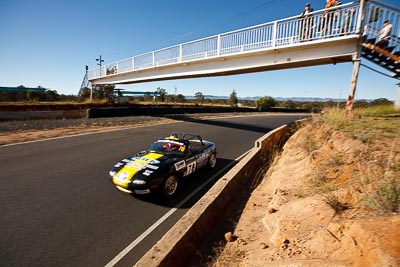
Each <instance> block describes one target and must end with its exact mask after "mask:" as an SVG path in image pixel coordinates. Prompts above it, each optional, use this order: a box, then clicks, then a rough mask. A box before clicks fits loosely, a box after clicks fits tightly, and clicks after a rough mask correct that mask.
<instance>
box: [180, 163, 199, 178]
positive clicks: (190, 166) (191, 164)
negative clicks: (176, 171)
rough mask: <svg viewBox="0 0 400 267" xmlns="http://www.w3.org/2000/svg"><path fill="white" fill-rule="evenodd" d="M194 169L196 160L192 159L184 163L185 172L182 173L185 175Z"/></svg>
mask: <svg viewBox="0 0 400 267" xmlns="http://www.w3.org/2000/svg"><path fill="white" fill-rule="evenodd" d="M195 170H196V161H193V162H191V163H189V164H187V165H186V172H185V173H184V174H183V176H187V175H189V174H191V173H192V172H194V171H195Z"/></svg>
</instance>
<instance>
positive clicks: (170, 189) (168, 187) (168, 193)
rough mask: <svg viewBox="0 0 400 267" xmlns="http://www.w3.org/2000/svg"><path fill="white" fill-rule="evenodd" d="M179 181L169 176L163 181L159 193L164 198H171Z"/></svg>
mask: <svg viewBox="0 0 400 267" xmlns="http://www.w3.org/2000/svg"><path fill="white" fill-rule="evenodd" d="M178 185H179V181H178V178H176V176H174V175H171V176H169V177H168V178H167V179H165V180H164V182H163V184H162V187H161V191H162V194H163V195H164V196H165V197H172V196H173V195H174V194H175V193H176V191H177V190H178Z"/></svg>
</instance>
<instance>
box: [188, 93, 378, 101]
mask: <svg viewBox="0 0 400 267" xmlns="http://www.w3.org/2000/svg"><path fill="white" fill-rule="evenodd" d="M185 98H186V99H194V96H185ZM204 98H205V99H213V100H214V99H229V96H214V95H204ZM259 98H261V96H252V97H250V96H248V97H238V99H239V100H254V101H255V100H258V99H259ZM274 99H275V100H277V101H288V100H291V101H296V102H328V101H333V102H346V101H347V100H346V99H343V98H342V99H338V98H320V97H289V98H286V97H274ZM360 100H363V99H358V101H360ZM366 101H370V100H366Z"/></svg>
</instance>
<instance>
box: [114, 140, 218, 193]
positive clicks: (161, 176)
mask: <svg viewBox="0 0 400 267" xmlns="http://www.w3.org/2000/svg"><path fill="white" fill-rule="evenodd" d="M216 156H217V150H216V146H215V144H214V143H213V142H210V141H206V140H203V139H202V138H201V137H200V136H199V135H196V134H185V133H172V134H171V135H170V136H168V137H165V138H159V139H158V140H156V141H155V142H154V143H153V144H151V145H150V147H149V148H148V149H147V150H146V151H142V152H140V153H138V154H136V155H134V156H133V157H128V158H124V159H122V160H121V161H120V162H118V163H117V164H115V165H114V167H113V168H112V170H111V171H110V176H111V177H112V182H113V183H114V184H115V186H116V187H117V188H118V189H120V190H121V191H123V192H126V193H130V194H147V193H151V192H159V193H161V194H162V195H163V196H165V197H172V196H173V195H175V194H176V192H177V190H178V189H179V187H180V185H181V181H182V179H183V178H184V177H186V176H188V175H190V174H192V173H195V172H197V171H198V170H200V169H202V168H204V167H209V168H214V167H215V166H216V163H217V157H216Z"/></svg>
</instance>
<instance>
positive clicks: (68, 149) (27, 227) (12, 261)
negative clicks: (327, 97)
mask: <svg viewBox="0 0 400 267" xmlns="http://www.w3.org/2000/svg"><path fill="white" fill-rule="evenodd" d="M303 117H305V116H300V115H288V114H285V115H263V116H251V117H232V118H224V119H210V120H199V119H189V118H184V117H180V118H179V119H184V120H185V121H184V122H182V121H177V122H176V123H172V124H163V125H156V126H147V127H139V128H131V129H126V130H119V131H112V132H103V133H96V134H90V135H83V136H75V137H67V138H60V139H54V140H47V141H40V142H34V143H25V144H19V145H13V146H3V147H0V167H1V172H0V181H1V187H0V205H1V210H0V266H105V265H106V264H108V263H109V262H110V261H111V260H112V259H114V257H115V256H116V255H118V254H119V253H120V252H121V251H123V250H124V249H125V248H126V247H127V246H128V245H129V244H131V243H132V241H134V240H136V239H137V238H138V237H139V236H140V235H141V234H142V233H143V232H145V231H146V230H147V229H149V227H150V226H151V225H153V224H154V222H156V221H157V220H159V219H160V218H161V217H162V216H163V215H164V214H166V213H167V212H168V211H170V210H171V208H174V207H175V206H176V204H177V203H178V202H180V201H181V200H182V199H184V198H185V196H187V195H188V194H189V193H190V192H191V191H193V190H194V188H196V187H198V186H199V184H201V183H203V182H204V181H205V180H207V179H208V178H209V177H211V176H212V175H213V174H214V173H215V171H213V172H210V171H204V172H201V173H200V174H198V175H194V176H190V177H188V178H189V180H188V181H187V182H185V184H184V186H185V188H184V189H183V190H181V191H180V193H179V195H178V196H177V197H176V198H175V199H173V200H170V201H167V202H164V201H162V200H161V199H158V198H153V197H133V196H130V195H128V194H125V193H122V192H120V191H118V190H117V189H116V188H115V187H114V186H113V184H112V183H111V181H110V178H109V176H108V171H109V170H110V168H111V167H112V166H113V165H114V164H115V163H116V162H118V161H119V160H120V159H122V158H124V157H126V156H129V155H132V154H134V153H136V152H139V151H141V150H144V149H146V148H147V146H148V145H149V144H151V143H152V142H153V141H154V140H155V139H157V138H158V137H162V136H166V135H168V134H169V133H170V132H173V131H178V132H187V133H197V134H200V135H201V136H203V138H204V139H206V140H210V141H213V142H215V143H216V144H217V149H218V169H222V168H223V167H224V166H226V165H228V164H230V163H231V162H233V161H234V160H235V159H236V158H238V157H239V156H240V155H242V154H243V153H245V152H246V151H248V150H249V149H250V148H252V147H253V146H254V141H255V140H256V139H258V138H259V137H261V136H263V135H264V134H265V133H267V132H268V131H270V130H272V129H274V128H276V127H279V126H281V125H283V124H287V123H289V122H292V121H294V120H297V119H300V118H303ZM177 119H178V118H177ZM201 193H204V192H201ZM199 197H200V195H199V194H197V195H196V196H195V198H193V199H192V200H190V201H189V202H187V203H186V204H185V205H183V206H181V207H179V209H177V210H176V212H174V213H173V214H172V215H171V216H170V217H169V218H168V219H167V220H165V221H164V222H163V223H162V224H160V225H159V226H158V227H157V228H155V230H154V231H151V232H150V233H149V235H148V236H147V237H146V238H144V239H143V240H142V241H141V242H139V243H138V244H137V245H136V246H135V247H134V248H133V249H132V250H131V251H130V252H129V253H128V254H127V255H126V256H124V257H123V258H122V259H121V260H118V262H117V263H116V265H115V266H132V265H133V264H134V263H135V262H136V261H137V260H139V259H140V257H141V256H142V255H143V254H144V253H145V252H146V251H147V250H148V249H149V248H150V247H152V246H153V245H154V244H155V242H157V240H159V239H160V238H161V237H162V235H163V234H164V233H166V232H167V231H168V229H169V228H170V227H171V226H172V225H173V224H174V223H175V222H176V221H177V220H179V218H181V217H182V216H183V215H184V213H185V212H186V211H187V210H188V209H189V208H190V206H191V205H193V203H195V201H196V200H197V199H198V198H199Z"/></svg>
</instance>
